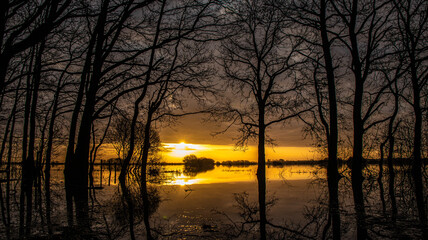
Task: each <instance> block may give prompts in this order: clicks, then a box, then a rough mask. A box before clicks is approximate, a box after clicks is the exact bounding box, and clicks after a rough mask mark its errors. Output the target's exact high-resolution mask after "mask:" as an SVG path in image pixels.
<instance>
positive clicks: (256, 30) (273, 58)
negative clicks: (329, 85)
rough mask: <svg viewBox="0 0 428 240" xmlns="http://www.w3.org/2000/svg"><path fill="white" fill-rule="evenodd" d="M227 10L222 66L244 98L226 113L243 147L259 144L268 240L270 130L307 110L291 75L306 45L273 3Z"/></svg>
mask: <svg viewBox="0 0 428 240" xmlns="http://www.w3.org/2000/svg"><path fill="white" fill-rule="evenodd" d="M224 9H225V11H226V12H227V13H228V14H229V16H228V19H230V21H231V26H232V27H231V31H232V32H233V33H232V34H233V36H232V37H229V38H227V39H226V40H224V41H223V42H222V48H221V56H220V57H219V62H220V64H221V66H222V67H223V69H224V74H225V78H226V79H227V83H226V85H227V86H229V87H232V89H233V90H234V91H236V92H237V93H238V94H239V95H236V94H235V97H237V96H239V97H240V99H239V100H238V99H237V100H238V101H237V102H232V103H230V104H229V105H228V106H227V107H226V108H225V109H224V111H225V112H226V114H227V115H226V118H227V121H230V124H231V125H232V124H239V125H240V126H241V128H240V132H241V134H242V135H241V137H240V139H239V141H238V145H240V146H246V144H247V143H248V141H250V140H252V139H257V142H258V169H257V179H258V190H259V211H260V212H259V217H260V219H259V220H260V238H261V239H266V223H267V218H266V169H265V168H266V167H265V165H266V159H265V144H266V130H267V128H269V127H270V126H272V125H273V124H276V123H281V122H284V121H286V120H289V119H292V118H294V117H297V116H298V115H299V114H301V113H303V112H304V111H305V110H304V109H302V108H301V104H300V103H301V102H300V101H301V98H300V96H299V92H298V90H299V89H300V88H301V87H302V86H303V85H304V83H303V82H302V81H301V80H297V78H298V77H297V76H293V75H292V73H293V69H294V68H295V67H296V66H297V65H298V64H299V63H300V58H299V56H298V48H299V46H300V43H301V42H300V41H297V40H296V39H293V38H292V37H291V33H292V31H291V30H290V29H287V28H288V27H289V26H290V25H289V22H287V21H286V18H285V16H284V15H283V14H282V13H281V12H280V11H279V10H278V9H277V8H276V7H274V6H273V5H272V3H271V2H265V1H251V2H247V1H237V2H232V3H230V4H226V5H225V6H224Z"/></svg>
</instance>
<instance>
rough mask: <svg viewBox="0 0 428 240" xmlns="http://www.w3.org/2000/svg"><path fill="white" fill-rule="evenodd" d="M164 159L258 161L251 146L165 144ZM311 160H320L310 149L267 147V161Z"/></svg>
mask: <svg viewBox="0 0 428 240" xmlns="http://www.w3.org/2000/svg"><path fill="white" fill-rule="evenodd" d="M165 149H167V151H165V152H163V153H162V155H163V158H164V160H165V161H167V162H182V160H183V157H184V156H186V155H190V154H194V155H196V156H198V157H208V158H212V159H214V160H215V161H219V162H222V161H227V160H250V161H256V160H257V147H256V146H249V147H248V149H247V150H246V151H245V152H244V151H240V150H236V149H235V147H234V145H233V144H231V145H212V144H190V143H186V142H181V143H165ZM281 158H282V159H285V160H311V159H318V155H317V153H316V152H314V150H313V149H312V148H309V147H274V148H271V147H266V159H281Z"/></svg>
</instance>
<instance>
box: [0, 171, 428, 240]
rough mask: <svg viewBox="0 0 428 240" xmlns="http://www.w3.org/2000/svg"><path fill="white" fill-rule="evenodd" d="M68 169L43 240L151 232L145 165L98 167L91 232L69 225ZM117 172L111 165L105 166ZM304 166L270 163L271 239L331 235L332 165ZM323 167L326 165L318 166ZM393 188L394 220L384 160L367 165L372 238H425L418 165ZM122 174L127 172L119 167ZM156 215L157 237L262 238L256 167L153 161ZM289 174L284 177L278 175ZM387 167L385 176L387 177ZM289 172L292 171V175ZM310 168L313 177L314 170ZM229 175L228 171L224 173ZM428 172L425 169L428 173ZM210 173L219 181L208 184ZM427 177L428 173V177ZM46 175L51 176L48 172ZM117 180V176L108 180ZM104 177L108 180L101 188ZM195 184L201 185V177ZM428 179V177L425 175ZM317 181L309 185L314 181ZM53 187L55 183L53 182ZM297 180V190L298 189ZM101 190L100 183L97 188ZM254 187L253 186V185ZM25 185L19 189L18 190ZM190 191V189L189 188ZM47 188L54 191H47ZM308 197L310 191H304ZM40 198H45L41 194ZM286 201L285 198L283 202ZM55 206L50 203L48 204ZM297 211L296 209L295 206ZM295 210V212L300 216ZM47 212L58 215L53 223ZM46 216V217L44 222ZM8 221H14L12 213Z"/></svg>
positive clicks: (347, 218) (348, 216)
mask: <svg viewBox="0 0 428 240" xmlns="http://www.w3.org/2000/svg"><path fill="white" fill-rule="evenodd" d="M11 169H12V170H13V171H12V172H11V175H10V179H19V177H18V175H17V174H18V173H19V172H20V170H19V168H16V166H15V165H12V167H11ZM62 169H63V166H53V167H52V169H51V176H50V182H49V186H47V187H46V186H45V187H43V188H42V189H37V190H38V191H40V190H41V191H42V194H38V196H39V199H38V202H37V203H38V206H40V202H39V201H43V204H41V205H42V206H43V207H42V208H40V207H39V208H37V210H35V211H37V212H35V215H34V216H37V217H36V218H35V219H34V225H33V226H34V234H33V235H35V236H37V237H48V236H50V238H52V239H54V238H59V239H67V238H68V239H79V238H80V239H82V238H85V237H86V238H91V239H131V238H132V237H131V235H132V234H135V236H134V238H135V239H141V238H144V236H145V227H144V226H145V225H144V223H143V217H144V214H143V207H144V203H143V200H142V199H143V198H142V192H141V179H140V176H139V175H140V168H139V166H136V165H133V166H131V168H130V171H129V174H128V176H127V182H126V184H122V183H121V182H120V183H119V182H117V183H119V185H114V184H111V185H110V186H108V184H107V183H108V181H110V182H111V183H113V182H114V181H113V180H112V179H111V178H112V177H114V176H118V175H119V174H118V173H116V174H115V173H114V172H113V171H115V168H114V167H110V168H109V167H103V172H102V174H103V175H102V176H100V175H99V174H101V171H100V166H97V165H96V166H95V171H94V174H95V176H94V180H95V181H94V186H95V187H96V188H95V189H91V191H92V192H93V193H94V194H93V195H94V204H93V207H91V208H90V209H89V214H88V215H89V216H90V220H91V222H92V226H91V234H90V235H85V236H81V234H80V232H79V231H76V230H73V229H69V228H67V227H66V226H67V218H66V214H65V209H64V202H65V199H64V198H65V197H64V189H63V187H62V186H63V185H62V183H63V180H62V176H63V175H62ZM106 169H110V170H106ZM305 169H307V170H306V171H301V170H299V168H298V167H297V166H285V167H281V168H268V173H269V172H271V174H270V175H269V174H268V179H269V180H268V182H267V189H268V194H267V198H266V199H267V205H266V206H267V220H268V222H267V228H266V230H267V233H266V234H267V236H266V237H267V238H268V239H331V238H332V226H331V223H330V222H331V221H330V220H331V219H330V216H329V209H328V206H329V205H328V188H327V181H326V179H325V177H324V176H325V169H324V168H323V167H319V168H315V167H313V166H311V167H305ZM317 169H319V170H317ZM394 170H395V181H394V186H392V187H393V188H394V190H395V193H396V194H395V198H396V206H397V217H396V218H395V221H396V222H395V223H394V221H393V218H392V217H391V216H392V215H393V214H395V213H394V212H395V210H394V208H393V207H392V205H391V197H390V194H389V192H388V191H385V192H384V198H385V212H384V210H383V207H382V203H381V201H379V194H380V188H379V183H378V175H379V169H378V167H377V165H371V164H368V165H367V166H366V170H365V172H364V179H365V181H364V186H363V187H364V192H365V199H364V200H365V202H366V212H367V219H366V221H367V223H368V225H367V226H368V234H369V236H370V238H372V239H423V237H422V233H421V230H420V227H419V226H418V224H416V223H417V222H418V211H417V206H416V202H415V198H414V190H413V188H412V187H413V181H412V175H411V168H410V166H407V165H400V166H397V165H396V166H395V167H394ZM116 171H120V169H117V168H116ZM147 171H148V173H149V174H148V175H147V176H148V185H147V186H148V188H147V195H148V198H149V203H150V206H149V210H150V212H149V214H150V215H149V216H150V222H151V225H150V226H151V230H152V235H153V237H154V238H156V239H180V238H186V239H257V238H258V236H259V227H258V226H259V222H258V221H259V218H258V216H259V214H258V211H259V209H258V202H257V199H258V196H257V191H256V187H257V186H256V185H257V184H256V183H255V169H254V167H246V168H244V167H224V166H217V167H212V168H211V167H210V168H191V167H185V166H161V165H157V166H149V168H148V170H147ZM272 171H274V172H275V174H281V173H282V174H283V175H284V176H285V178H286V180H287V181H286V183H284V182H283V181H282V180H281V178H278V177H275V176H274V175H272ZM340 171H341V174H342V176H343V178H342V179H341V181H340V184H339V186H340V187H339V196H340V199H339V200H340V206H341V208H340V214H341V232H342V237H343V238H344V239H349V238H355V236H356V225H355V217H354V210H353V201H352V191H351V182H350V173H349V169H348V168H347V167H346V166H342V168H341V170H340ZM388 171H389V169H388V168H387V166H386V169H384V174H385V175H386V176H388V174H387V173H388ZM288 172H290V173H288ZM308 172H311V177H310V176H309V175H308V174H309V173H308ZM221 174H224V175H221ZM239 174H242V175H243V176H247V180H246V181H244V180H242V179H240V180H237V179H239V178H235V180H230V181H229V182H221V181H220V180H221V179H222V177H225V178H226V177H230V179H234V176H236V175H239ZM292 174H294V176H297V177H298V176H304V177H303V179H306V180H301V181H303V182H300V183H297V182H298V181H299V180H293V177H292ZM425 174H426V172H425ZM208 176H211V178H212V179H214V180H213V182H211V183H210V182H206V183H210V184H205V182H204V181H202V180H203V179H205V180H206V178H207V177H208ZM425 176H426V175H425ZM42 177H43V178H44V179H46V177H47V178H48V179H49V176H42ZM179 177H186V178H191V179H195V180H197V181H200V182H199V183H198V184H195V185H191V186H187V187H186V186H180V185H170V184H171V183H172V182H174V179H176V178H179ZM109 178H110V179H109ZM99 181H104V183H103V184H102V186H103V188H101V187H98V186H100V185H101V184H100V182H99ZM197 181H195V182H197ZM424 181H425V182H424V184H425V185H426V184H427V178H426V177H425V178H424ZM309 182H310V184H308V183H309ZM46 184H48V183H46ZM389 184H390V180H389V179H388V178H387V177H384V178H383V185H384V186H385V188H389V187H390V186H389ZM10 185H11V186H10V188H8V189H9V190H7V191H9V192H8V193H6V192H5V191H6V189H7V188H2V190H3V196H6V195H7V194H8V195H9V196H10V205H9V206H10V209H9V211H10V213H11V218H10V219H11V221H10V238H9V239H15V238H16V237H17V231H16V229H17V228H18V223H19V221H18V216H17V215H16V213H18V212H19V211H18V204H17V202H16V201H15V199H18V198H17V197H18V196H19V195H18V194H19V188H18V186H19V185H20V183H19V181H11V182H10ZM293 185H294V187H293ZM97 187H98V188H97ZM249 187H251V188H249ZM15 189H18V191H15ZM188 189H191V190H192V191H191V194H190V195H189V196H188V197H187V198H185V196H186V195H187V194H188V193H189V192H186V191H187V190H188ZM46 191H48V192H46ZM305 194H306V195H305ZM303 195H305V196H303ZM40 197H41V199H40ZM285 198H286V199H287V200H286V201H284V199H285ZM47 203H48V204H49V207H46V206H47V205H46V204H47ZM293 208H295V209H293ZM288 211H295V212H297V213H298V214H297V215H296V214H293V213H290V212H288ZM47 216H49V218H50V219H51V224H50V226H46V220H47ZM42 218H43V220H42ZM6 219H7V218H6ZM6 233H7V229H6V227H5V225H4V224H1V227H0V236H4V237H7V234H6Z"/></svg>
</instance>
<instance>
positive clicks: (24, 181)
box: [19, 49, 34, 237]
mask: <svg viewBox="0 0 428 240" xmlns="http://www.w3.org/2000/svg"><path fill="white" fill-rule="evenodd" d="M33 58H34V49H32V51H31V58H30V66H29V68H28V69H29V71H31V69H32V67H33ZM26 88H27V89H26V91H27V94H26V99H25V110H24V125H23V130H22V132H23V134H22V156H21V157H22V167H21V171H22V174H21V175H22V176H21V194H20V198H19V236H20V237H23V236H24V229H25V223H24V219H25V200H26V199H27V201H28V198H27V196H28V195H29V194H28V191H30V192H31V191H32V184H33V183H32V179H33V176H32V172H33V169H32V167H33V165H32V164H31V162H28V161H29V160H31V159H28V158H27V145H28V124H29V117H30V111H31V75H30V74H29V75H28V77H27V87H26ZM30 205H31V203H30ZM30 207H31V206H30Z"/></svg>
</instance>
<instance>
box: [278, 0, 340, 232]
mask: <svg viewBox="0 0 428 240" xmlns="http://www.w3.org/2000/svg"><path fill="white" fill-rule="evenodd" d="M286 8H287V7H286ZM289 8H290V9H292V11H291V14H290V18H291V20H292V21H294V22H295V23H296V24H297V26H303V27H304V28H306V29H308V30H307V31H302V34H301V35H300V36H299V37H300V38H301V39H303V41H305V42H306V44H308V45H309V48H311V49H313V50H312V51H313V52H312V55H309V56H308V58H309V59H311V60H312V62H313V64H312V65H313V67H312V68H313V70H312V74H311V76H312V78H313V85H314V90H315V91H314V93H315V94H314V95H312V94H310V95H309V97H310V98H311V99H313V98H315V100H316V103H315V105H316V106H317V107H316V110H317V115H318V116H317V117H315V122H314V123H312V124H309V125H310V126H309V128H310V131H316V132H317V133H315V132H312V133H310V134H313V135H315V136H318V134H319V133H318V130H317V129H321V130H320V131H321V136H322V137H320V138H322V140H321V141H323V142H327V151H328V166H327V181H328V191H329V214H330V216H331V217H330V218H329V219H331V223H332V224H331V225H332V230H333V231H332V232H333V239H340V238H341V231H340V212H339V197H338V188H339V186H338V185H339V180H340V175H339V172H338V161H337V149H338V139H339V131H338V106H337V105H338V103H337V102H338V100H337V96H336V95H337V93H336V92H337V87H336V86H337V83H336V82H337V79H336V74H335V62H334V61H338V59H337V57H335V56H334V51H333V47H334V44H335V40H336V42H337V39H336V38H335V36H332V34H331V33H330V31H332V30H334V28H335V27H336V25H337V18H335V17H334V11H333V7H332V5H331V1H328V0H327V1H325V0H320V1H312V0H310V1H291V4H290V7H289ZM285 11H286V10H284V12H285ZM285 14H286V13H285ZM311 33H312V34H311ZM336 45H337V44H336ZM335 58H336V59H335ZM336 65H337V63H336ZM325 88H327V93H324V92H325V91H326V90H325ZM314 96H315V97H314ZM325 102H327V103H325ZM305 122H307V123H308V121H305ZM314 125H320V127H318V126H314ZM329 225H330V222H329V223H327V226H326V227H328V226H329Z"/></svg>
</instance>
